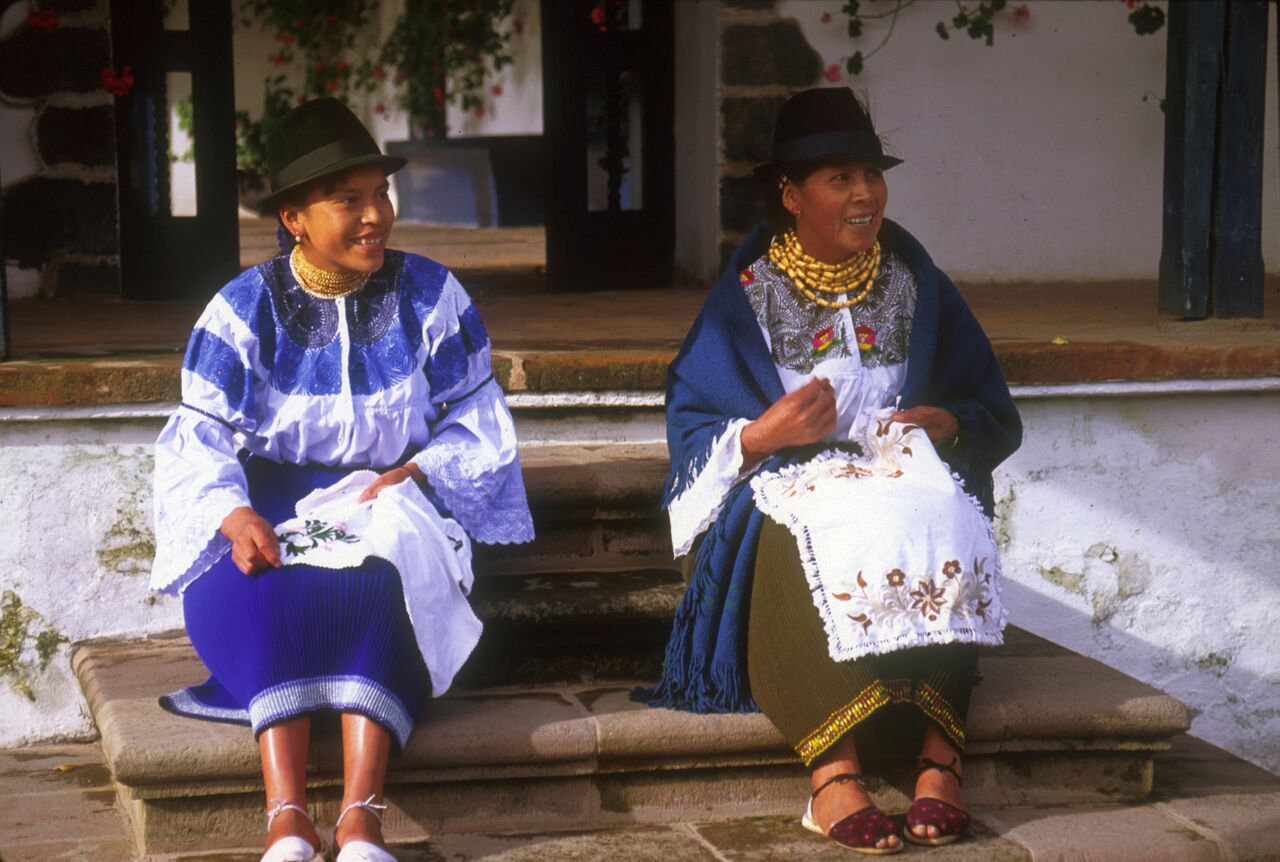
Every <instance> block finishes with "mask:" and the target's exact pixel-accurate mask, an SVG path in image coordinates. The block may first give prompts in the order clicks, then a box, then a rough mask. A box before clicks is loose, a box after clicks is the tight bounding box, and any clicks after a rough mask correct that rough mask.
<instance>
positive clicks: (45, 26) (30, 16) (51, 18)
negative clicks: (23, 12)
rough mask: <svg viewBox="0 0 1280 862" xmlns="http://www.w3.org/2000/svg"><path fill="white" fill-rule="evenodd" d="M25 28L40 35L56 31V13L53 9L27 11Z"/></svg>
mask: <svg viewBox="0 0 1280 862" xmlns="http://www.w3.org/2000/svg"><path fill="white" fill-rule="evenodd" d="M27 26H28V27H30V28H31V29H32V30H39V31H40V32H41V33H49V32H52V31H53V30H56V29H58V12H57V10H55V9H44V10H41V9H34V8H31V9H27Z"/></svg>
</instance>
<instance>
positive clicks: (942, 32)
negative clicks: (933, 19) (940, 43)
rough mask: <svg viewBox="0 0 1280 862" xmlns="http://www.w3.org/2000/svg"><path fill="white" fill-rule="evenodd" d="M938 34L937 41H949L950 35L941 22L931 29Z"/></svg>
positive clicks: (944, 24)
mask: <svg viewBox="0 0 1280 862" xmlns="http://www.w3.org/2000/svg"><path fill="white" fill-rule="evenodd" d="M933 29H934V30H936V31H937V33H938V38H939V39H950V38H951V34H950V33H948V32H947V25H946V23H945V22H943V21H939V22H938V26H937V27H934V28H933Z"/></svg>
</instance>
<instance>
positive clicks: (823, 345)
mask: <svg viewBox="0 0 1280 862" xmlns="http://www.w3.org/2000/svg"><path fill="white" fill-rule="evenodd" d="M834 341H835V330H833V329H832V328H831V327H830V326H828V327H827V328H826V329H824V330H822V331H821V332H819V333H818V334H816V335H814V336H813V349H814V350H816V351H818V352H819V353H824V352H825V351H827V350H829V349H830V348H831V345H832V343H833V342H834Z"/></svg>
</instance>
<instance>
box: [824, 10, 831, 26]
mask: <svg viewBox="0 0 1280 862" xmlns="http://www.w3.org/2000/svg"><path fill="white" fill-rule="evenodd" d="M822 23H823V24H830V23H831V13H830V12H823V13H822Z"/></svg>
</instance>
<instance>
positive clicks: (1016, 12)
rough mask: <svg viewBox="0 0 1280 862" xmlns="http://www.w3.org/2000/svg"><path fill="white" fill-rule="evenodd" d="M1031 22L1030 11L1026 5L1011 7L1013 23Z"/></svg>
mask: <svg viewBox="0 0 1280 862" xmlns="http://www.w3.org/2000/svg"><path fill="white" fill-rule="evenodd" d="M1030 20H1031V9H1030V7H1028V6H1027V4H1026V3H1022V4H1019V5H1018V6H1015V7H1013V23H1015V24H1025V23H1027V22H1028V21H1030Z"/></svg>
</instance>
